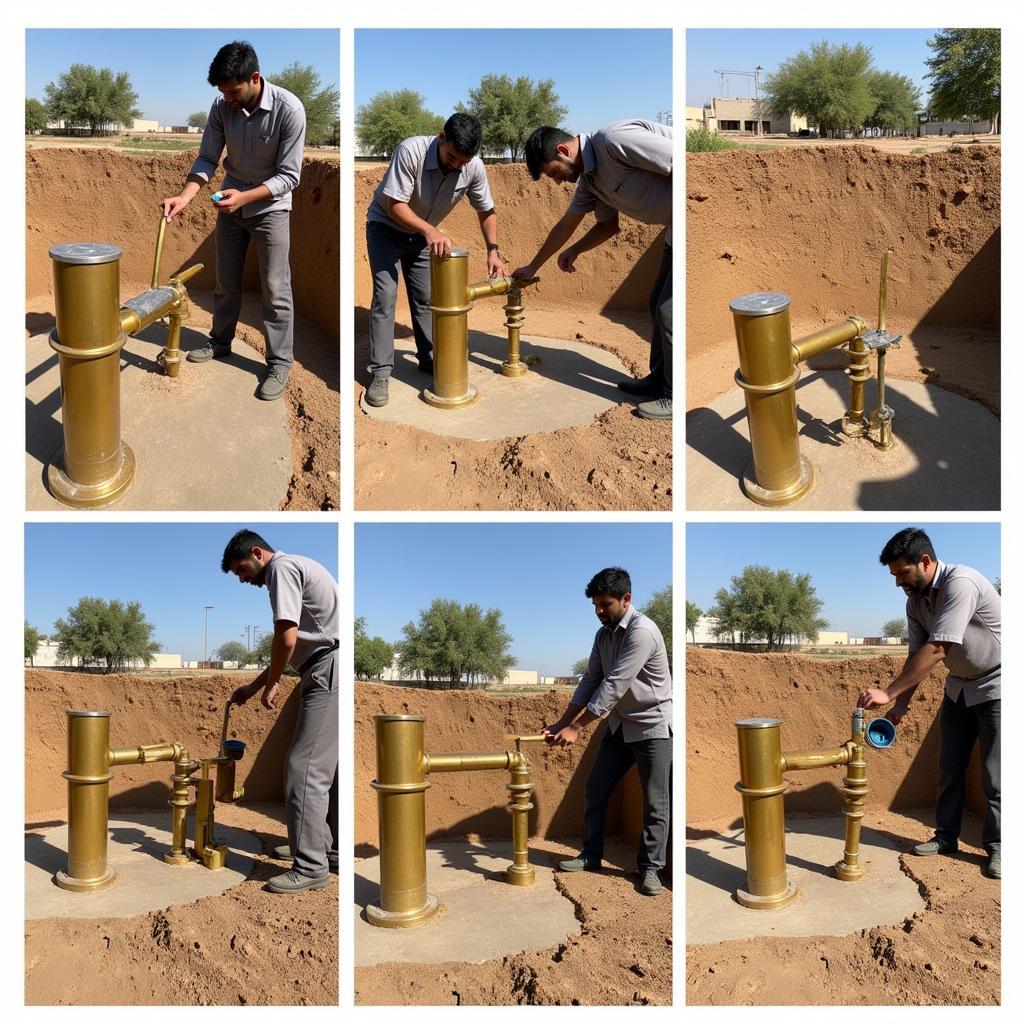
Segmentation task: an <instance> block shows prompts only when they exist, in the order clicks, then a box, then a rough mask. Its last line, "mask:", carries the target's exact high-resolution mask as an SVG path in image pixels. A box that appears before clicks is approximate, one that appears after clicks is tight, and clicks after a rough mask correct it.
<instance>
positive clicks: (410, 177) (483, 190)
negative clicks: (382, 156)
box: [366, 135, 494, 234]
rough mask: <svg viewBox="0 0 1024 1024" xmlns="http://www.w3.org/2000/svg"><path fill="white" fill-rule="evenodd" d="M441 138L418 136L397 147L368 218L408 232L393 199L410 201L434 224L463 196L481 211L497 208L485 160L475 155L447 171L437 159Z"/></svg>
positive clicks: (401, 201) (368, 211)
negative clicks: (393, 208) (390, 206)
mask: <svg viewBox="0 0 1024 1024" xmlns="http://www.w3.org/2000/svg"><path fill="white" fill-rule="evenodd" d="M439 141H440V140H439V139H438V137H437V136H436V135H414V136H413V137H412V138H411V139H404V140H403V141H402V142H400V143H399V144H398V145H397V146H396V147H395V152H394V153H393V154H392V156H391V163H390V164H389V165H388V170H387V173H386V174H385V175H384V178H383V180H382V181H381V183H380V184H379V185H378V186H377V188H376V190H375V191H374V193H373V199H372V200H371V201H370V207H369V209H368V210H367V211H366V219H367V221H378V222H380V223H383V224H388V225H390V226H391V227H393V228H394V229H395V230H396V231H402V232H405V233H406V234H408V231H409V229H408V228H407V227H405V226H404V225H402V224H399V223H398V221H397V220H394V219H393V218H392V216H391V214H390V213H389V212H388V199H389V198H391V199H397V200H398V201H399V202H400V203H408V204H409V209H410V210H412V212H413V213H415V214H416V216H417V217H419V218H420V219H421V220H425V221H426V222H427V223H428V224H430V225H432V226H434V227H436V226H437V225H438V224H440V223H441V221H443V220H444V219H445V217H447V216H448V214H449V213H451V212H452V210H453V209H454V207H455V204H456V203H457V202H458V201H459V200H460V199H462V197H463V196H465V197H466V198H467V199H468V200H469V205H470V206H472V207H473V209H474V210H476V211H477V212H478V213H487V212H488V211H489V210H493V209H494V200H493V199H492V198H491V189H490V186H489V185H488V184H487V171H486V169H485V168H484V162H483V160H481V159H480V157H478V156H475V157H473V159H472V160H470V161H469V163H468V164H466V165H465V166H464V167H461V168H459V170H458V171H449V172H448V173H445V172H444V171H442V170H441V166H440V164H439V163H438V159H437V150H438V145H439Z"/></svg>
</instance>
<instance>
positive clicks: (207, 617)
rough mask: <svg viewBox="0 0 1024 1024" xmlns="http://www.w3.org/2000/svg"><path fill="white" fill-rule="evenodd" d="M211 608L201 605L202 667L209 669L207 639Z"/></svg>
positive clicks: (208, 605)
mask: <svg viewBox="0 0 1024 1024" xmlns="http://www.w3.org/2000/svg"><path fill="white" fill-rule="evenodd" d="M212 607H213V605H212V604H204V605H203V667H204V668H209V667H210V660H209V657H208V655H207V647H208V643H207V639H208V637H209V635H210V609H211V608H212Z"/></svg>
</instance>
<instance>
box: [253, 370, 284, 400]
mask: <svg viewBox="0 0 1024 1024" xmlns="http://www.w3.org/2000/svg"><path fill="white" fill-rule="evenodd" d="M287 383H288V371H287V370H286V369H285V368H284V367H283V366H271V367H270V369H269V370H267V375H266V377H264V378H263V380H262V381H260V386H259V387H258V388H257V389H256V397H257V398H261V399H262V400H263V401H264V402H272V401H274V399H275V398H280V397H281V396H282V395H283V394H284V388H285V385H286V384H287Z"/></svg>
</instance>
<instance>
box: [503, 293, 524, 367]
mask: <svg viewBox="0 0 1024 1024" xmlns="http://www.w3.org/2000/svg"><path fill="white" fill-rule="evenodd" d="M503 308H504V310H505V327H506V328H507V330H508V358H507V359H506V360H505V362H503V363H502V364H501V372H502V375H503V376H505V377H522V376H523V374H525V373H526V372H527V370H528V369H529V368H528V367H527V365H526V363H524V362H523V361H522V359H521V358H520V355H519V332H520V331H521V330H522V329H523V324H524V323H525V322H526V317H524V316H523V289H522V287H521V286H520V285H519V284H518V283H517V282H513V283H512V285H511V286H510V287H509V290H508V301H507V302H506V303H505V305H504V307H503Z"/></svg>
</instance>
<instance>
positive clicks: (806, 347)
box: [793, 316, 868, 363]
mask: <svg viewBox="0 0 1024 1024" xmlns="http://www.w3.org/2000/svg"><path fill="white" fill-rule="evenodd" d="M867 329H868V325H867V323H866V321H864V320H862V319H861V318H860V317H859V316H851V317H848V318H847V319H846V320H844V321H843V322H842V323H841V324H832V326H831V327H823V328H822V329H821V330H820V331H815V332H814V333H813V334H808V335H807V336H806V337H803V338H800V339H799V340H798V341H794V342H793V362H794V363H802V362H803V361H804V360H805V359H810V358H811V357H812V356H818V355H821V354H822V352H828V351H829V350H830V349H834V348H838V347H839V346H840V345H845V344H846V343H847V342H849V341H853V340H854V338H859V337H860V336H861V335H862V334H863V333H864V332H865V331H866V330H867Z"/></svg>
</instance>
